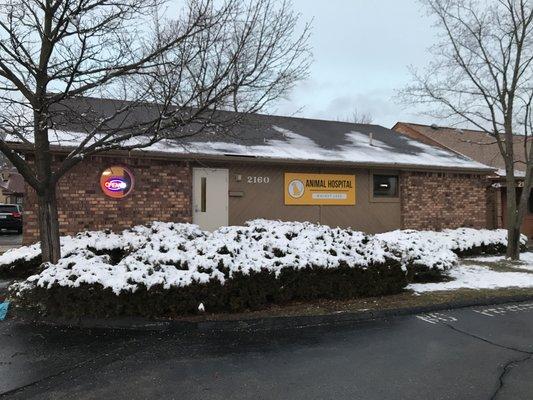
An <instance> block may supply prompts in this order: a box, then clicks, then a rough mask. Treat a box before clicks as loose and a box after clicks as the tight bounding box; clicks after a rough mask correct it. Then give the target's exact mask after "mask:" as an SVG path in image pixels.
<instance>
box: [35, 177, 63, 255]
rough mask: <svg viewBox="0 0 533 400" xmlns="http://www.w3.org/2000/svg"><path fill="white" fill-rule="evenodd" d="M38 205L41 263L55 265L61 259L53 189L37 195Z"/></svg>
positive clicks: (55, 200) (54, 191)
mask: <svg viewBox="0 0 533 400" xmlns="http://www.w3.org/2000/svg"><path fill="white" fill-rule="evenodd" d="M37 195H38V203H39V237H40V239H41V253H42V257H43V262H47V261H49V262H52V263H56V262H57V261H58V260H59V258H60V257H61V248H60V245H59V222H58V215H57V199H56V190H55V187H51V188H47V189H45V190H44V192H43V193H38V194H37Z"/></svg>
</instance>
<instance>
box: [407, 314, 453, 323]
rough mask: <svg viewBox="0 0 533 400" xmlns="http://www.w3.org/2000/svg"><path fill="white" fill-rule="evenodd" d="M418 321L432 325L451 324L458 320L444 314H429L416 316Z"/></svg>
mask: <svg viewBox="0 0 533 400" xmlns="http://www.w3.org/2000/svg"><path fill="white" fill-rule="evenodd" d="M416 317H417V318H418V319H420V320H422V321H424V322H427V323H430V324H439V323H441V324H442V323H449V322H456V321H457V318H455V317H452V316H451V315H448V314H443V313H437V312H435V313H429V314H422V315H417V316H416Z"/></svg>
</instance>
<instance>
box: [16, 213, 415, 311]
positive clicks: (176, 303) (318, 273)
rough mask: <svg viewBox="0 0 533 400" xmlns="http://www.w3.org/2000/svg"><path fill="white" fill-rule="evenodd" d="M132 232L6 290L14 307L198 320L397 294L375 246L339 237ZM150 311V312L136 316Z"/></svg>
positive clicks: (267, 229)
mask: <svg viewBox="0 0 533 400" xmlns="http://www.w3.org/2000/svg"><path fill="white" fill-rule="evenodd" d="M185 227H189V229H185ZM133 231H134V232H141V234H140V235H135V240H129V241H125V242H124V243H123V242H120V241H118V242H116V245H115V246H111V245H106V246H105V247H104V248H102V246H100V247H98V248H95V241H94V240H91V241H90V243H88V241H87V240H85V241H84V242H79V243H81V244H80V245H79V247H78V249H75V250H72V251H68V252H65V255H64V256H63V257H62V258H61V260H60V261H59V262H58V263H57V264H55V265H46V267H45V269H44V270H43V271H42V272H40V273H39V274H36V275H34V276H31V277H29V278H28V279H27V280H26V281H25V282H23V283H22V284H19V285H15V286H14V287H13V289H14V291H15V292H16V293H17V296H18V297H19V299H20V300H24V299H25V300H29V301H31V302H32V303H36V302H37V303H40V304H42V305H44V306H45V308H46V309H47V310H49V311H51V310H55V311H56V312H60V313H65V312H66V311H65V310H67V309H69V308H70V307H71V306H72V309H71V311H72V312H74V313H75V312H76V310H82V309H84V308H85V305H83V306H80V305H79V304H77V303H78V302H79V301H81V300H83V299H85V298H86V296H90V298H91V301H90V304H91V306H90V307H94V308H95V309H96V310H98V314H99V315H103V314H104V315H105V314H108V313H111V314H123V313H126V314H136V313H137V314H139V313H140V314H143V315H147V314H149V313H154V312H155V313H158V314H159V315H165V314H172V313H173V312H195V310H196V311H197V308H198V304H200V303H203V304H204V305H205V308H206V310H207V311H210V310H211V311H218V310H231V311H235V310H242V309H246V308H258V307H262V306H264V305H265V304H269V303H282V302H286V301H291V300H309V299H316V298H351V297H357V296H371V295H384V294H391V293H397V292H399V291H401V290H402V288H403V287H405V285H406V279H405V272H404V271H403V270H402V267H401V264H400V262H399V261H398V260H397V259H396V258H395V256H394V255H393V254H392V253H391V252H390V251H388V250H387V249H386V248H385V247H384V246H383V243H382V242H381V241H376V240H372V237H370V236H368V235H365V234H363V233H361V232H354V231H351V230H347V229H339V228H334V229H332V228H330V227H328V226H323V225H314V224H310V223H300V222H279V221H266V220H256V221H251V222H249V223H248V224H247V225H246V226H240V227H224V228H221V229H219V230H217V231H215V232H213V233H212V234H206V233H203V232H200V231H198V228H197V227H195V226H194V225H182V226H180V228H179V229H177V228H176V225H174V226H172V225H158V226H156V227H154V226H152V227H151V228H150V227H147V228H144V230H143V229H141V228H139V227H136V228H135V229H134V230H133ZM128 234H129V233H128ZM103 235H108V234H107V233H105V234H103ZM82 236H83V235H82ZM93 236H94V233H91V234H90V235H89V237H91V238H92V237H93ZM139 236H144V240H139ZM75 240H78V239H75ZM102 240H105V238H104V237H102ZM97 242H98V241H97ZM126 243H127V244H126ZM69 246H70V245H69ZM116 248H118V249H125V250H124V256H123V257H122V258H121V259H120V260H118V262H117V260H112V257H111V255H110V254H109V250H113V249H116ZM106 251H107V253H106ZM206 288H209V290H207V289H206ZM163 293H164V296H163V295H162V294H163ZM110 298H114V300H115V301H116V302H117V303H116V304H115V305H114V306H111V305H110V303H109V299H110ZM141 298H142V299H143V300H142V302H143V304H140V303H139V301H140V299H141ZM87 299H88V297H87ZM99 302H100V303H99ZM154 303H157V304H159V306H158V307H156V308H155V310H153V309H152V308H151V307H146V305H147V304H152V305H153V304H154ZM75 304H76V306H75ZM80 307H81V308H80ZM88 307H89V306H88ZM83 312H84V313H90V310H85V311H83ZM67 313H68V312H67ZM102 313H103V314H102Z"/></svg>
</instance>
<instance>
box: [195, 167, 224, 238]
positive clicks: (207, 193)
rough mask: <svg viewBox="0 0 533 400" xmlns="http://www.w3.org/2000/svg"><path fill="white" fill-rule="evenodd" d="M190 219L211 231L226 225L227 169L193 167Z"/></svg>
mask: <svg viewBox="0 0 533 400" xmlns="http://www.w3.org/2000/svg"><path fill="white" fill-rule="evenodd" d="M192 182H193V183H192V211H193V212H192V221H193V223H195V224H197V225H199V226H200V228H202V229H205V230H208V231H213V230H215V229H217V228H219V227H221V226H225V225H228V170H227V169H212V168H193V170H192Z"/></svg>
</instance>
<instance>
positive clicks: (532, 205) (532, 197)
mask: <svg viewBox="0 0 533 400" xmlns="http://www.w3.org/2000/svg"><path fill="white" fill-rule="evenodd" d="M517 197H518V196H517ZM527 208H528V209H529V213H530V214H533V190H532V191H531V192H529V200H528V202H527Z"/></svg>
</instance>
